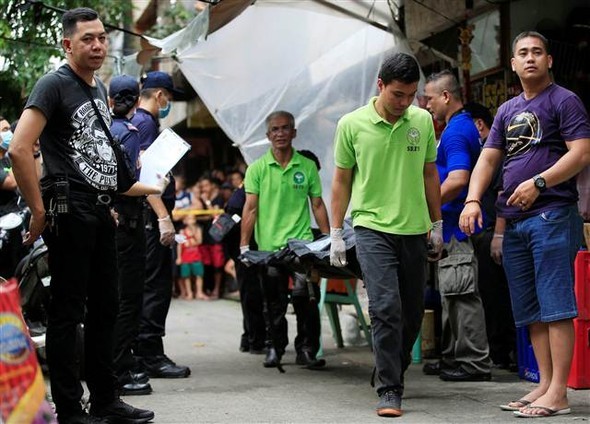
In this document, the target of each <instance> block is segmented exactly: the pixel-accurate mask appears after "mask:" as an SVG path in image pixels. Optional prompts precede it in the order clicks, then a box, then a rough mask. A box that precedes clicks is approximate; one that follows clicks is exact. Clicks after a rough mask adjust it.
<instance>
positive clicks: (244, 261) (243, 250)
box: [238, 245, 252, 267]
mask: <svg viewBox="0 0 590 424" xmlns="http://www.w3.org/2000/svg"><path fill="white" fill-rule="evenodd" d="M249 251H250V246H248V245H245V246H240V256H239V257H238V259H239V260H240V262H241V263H242V264H244V265H245V266H247V267H249V266H250V265H252V263H251V262H250V261H249V260H248V259H246V258H245V257H244V253H246V252H249Z"/></svg>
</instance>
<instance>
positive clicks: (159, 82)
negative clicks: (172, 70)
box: [141, 71, 184, 100]
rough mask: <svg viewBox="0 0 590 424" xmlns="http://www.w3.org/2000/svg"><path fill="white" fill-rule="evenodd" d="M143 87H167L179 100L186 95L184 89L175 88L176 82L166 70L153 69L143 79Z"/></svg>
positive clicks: (174, 97) (173, 97)
mask: <svg viewBox="0 0 590 424" xmlns="http://www.w3.org/2000/svg"><path fill="white" fill-rule="evenodd" d="M141 83H142V85H141V89H142V90H144V89H146V88H165V89H166V90H168V92H169V93H170V94H172V99H173V100H178V99H179V98H181V97H182V96H183V95H184V92H183V91H182V90H178V89H176V88H174V82H173V81H172V77H171V76H170V75H168V74H167V73H166V72H162V71H152V72H148V73H147V74H146V76H145V77H143V78H142V79H141Z"/></svg>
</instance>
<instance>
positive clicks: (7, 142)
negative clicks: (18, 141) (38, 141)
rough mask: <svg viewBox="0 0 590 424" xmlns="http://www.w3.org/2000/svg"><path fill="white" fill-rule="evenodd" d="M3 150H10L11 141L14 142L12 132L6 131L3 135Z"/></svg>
mask: <svg viewBox="0 0 590 424" xmlns="http://www.w3.org/2000/svg"><path fill="white" fill-rule="evenodd" d="M0 134H2V144H1V146H2V148H3V149H4V150H8V146H9V145H10V141H11V140H12V135H13V134H12V131H4V132H2V133H0Z"/></svg>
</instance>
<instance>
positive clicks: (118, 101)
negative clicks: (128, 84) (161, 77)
mask: <svg viewBox="0 0 590 424" xmlns="http://www.w3.org/2000/svg"><path fill="white" fill-rule="evenodd" d="M138 98H139V96H134V95H132V94H128V95H126V96H120V95H118V94H117V95H116V96H115V97H114V98H113V115H115V116H121V117H123V116H127V114H128V113H129V112H131V110H132V109H133V108H134V107H135V104H136V103H137V99H138Z"/></svg>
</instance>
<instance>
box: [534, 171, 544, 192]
mask: <svg viewBox="0 0 590 424" xmlns="http://www.w3.org/2000/svg"><path fill="white" fill-rule="evenodd" d="M533 182H534V183H535V187H537V189H538V190H539V191H540V192H541V193H543V192H544V191H545V190H547V182H546V181H545V178H543V177H541V176H540V175H539V174H537V175H535V176H534V177H533Z"/></svg>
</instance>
